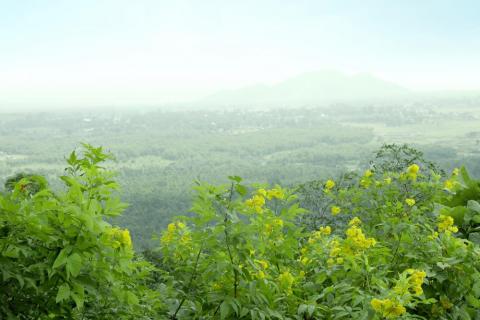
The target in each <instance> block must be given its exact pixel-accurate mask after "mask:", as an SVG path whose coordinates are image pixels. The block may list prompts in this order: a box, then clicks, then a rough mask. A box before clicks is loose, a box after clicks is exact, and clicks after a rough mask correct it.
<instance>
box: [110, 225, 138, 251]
mask: <svg viewBox="0 0 480 320" xmlns="http://www.w3.org/2000/svg"><path fill="white" fill-rule="evenodd" d="M107 235H108V237H109V239H110V241H111V242H112V246H113V247H114V248H119V247H120V246H125V247H126V248H131V247H132V238H131V237H130V231H128V229H125V230H122V229H120V228H117V227H115V228H111V229H108V230H107Z"/></svg>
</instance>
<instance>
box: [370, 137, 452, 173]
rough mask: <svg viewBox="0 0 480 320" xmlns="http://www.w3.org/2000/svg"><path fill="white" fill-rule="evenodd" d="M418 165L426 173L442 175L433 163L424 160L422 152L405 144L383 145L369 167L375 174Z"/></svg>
mask: <svg viewBox="0 0 480 320" xmlns="http://www.w3.org/2000/svg"><path fill="white" fill-rule="evenodd" d="M414 163H416V164H418V165H420V166H421V167H422V168H424V169H425V170H427V172H429V171H433V173H435V174H444V171H443V170H442V169H441V168H439V167H438V166H437V165H436V164H435V163H433V162H431V161H428V160H426V159H425V158H424V156H423V152H421V151H420V150H418V149H415V148H412V147H410V146H408V145H407V144H403V145H397V144H395V143H393V144H384V145H383V146H382V147H381V148H380V149H379V150H378V151H377V152H376V154H375V158H374V159H373V160H371V161H370V167H371V168H372V169H373V170H374V171H377V172H401V171H403V170H404V169H405V168H406V167H408V166H410V165H412V164H414Z"/></svg>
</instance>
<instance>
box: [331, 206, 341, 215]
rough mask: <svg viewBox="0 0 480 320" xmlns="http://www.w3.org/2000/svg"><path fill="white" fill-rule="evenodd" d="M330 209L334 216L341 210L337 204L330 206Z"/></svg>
mask: <svg viewBox="0 0 480 320" xmlns="http://www.w3.org/2000/svg"><path fill="white" fill-rule="evenodd" d="M331 211H332V215H334V216H336V215H337V214H339V213H340V212H341V211H342V209H341V208H340V207H337V206H332V209H331Z"/></svg>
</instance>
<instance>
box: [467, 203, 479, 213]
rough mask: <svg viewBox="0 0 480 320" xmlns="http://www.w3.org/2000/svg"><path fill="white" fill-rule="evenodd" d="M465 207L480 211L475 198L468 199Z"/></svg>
mask: <svg viewBox="0 0 480 320" xmlns="http://www.w3.org/2000/svg"><path fill="white" fill-rule="evenodd" d="M467 208H469V209H472V210H473V211H475V212H476V213H480V203H478V202H477V201H475V200H468V202H467Z"/></svg>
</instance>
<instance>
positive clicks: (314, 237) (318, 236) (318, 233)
mask: <svg viewBox="0 0 480 320" xmlns="http://www.w3.org/2000/svg"><path fill="white" fill-rule="evenodd" d="M331 233H332V228H330V226H326V227H320V229H319V230H317V231H315V232H314V233H313V234H312V236H311V237H310V238H309V239H308V243H309V244H314V243H315V242H317V241H318V240H320V239H321V238H322V237H323V236H328V235H330V234H331Z"/></svg>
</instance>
